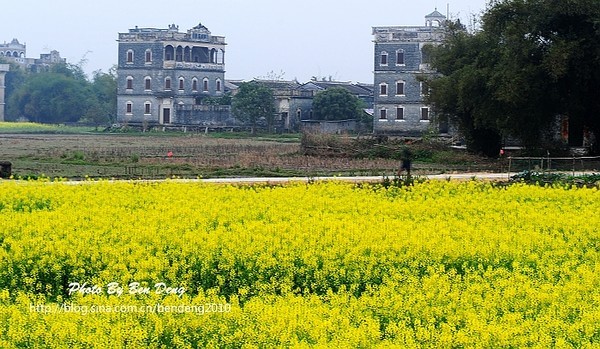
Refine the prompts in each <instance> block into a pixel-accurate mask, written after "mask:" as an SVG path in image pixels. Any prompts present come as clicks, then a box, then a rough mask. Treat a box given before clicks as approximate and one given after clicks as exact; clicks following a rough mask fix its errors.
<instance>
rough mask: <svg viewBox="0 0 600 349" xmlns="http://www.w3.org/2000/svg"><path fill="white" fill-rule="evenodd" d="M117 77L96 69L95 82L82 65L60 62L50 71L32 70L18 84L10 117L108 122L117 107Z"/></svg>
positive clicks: (33, 119)
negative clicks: (83, 69) (83, 119)
mask: <svg viewBox="0 0 600 349" xmlns="http://www.w3.org/2000/svg"><path fill="white" fill-rule="evenodd" d="M116 93H117V89H116V76H115V75H114V74H110V73H109V74H104V73H101V72H96V74H95V75H94V80H93V81H92V82H90V81H88V80H87V79H86V76H85V74H84V73H83V71H82V70H81V68H80V67H77V66H73V65H67V64H58V65H54V66H52V67H51V69H50V70H49V71H48V72H42V73H29V74H27V75H25V77H24V79H22V81H21V83H20V84H19V85H18V86H15V89H14V91H13V92H12V93H11V95H10V97H9V101H8V113H7V119H11V120H17V119H20V118H25V119H28V120H30V121H34V122H41V123H63V122H77V121H80V119H81V118H82V117H83V118H85V119H86V120H87V121H93V122H96V123H107V122H109V121H110V117H111V116H112V115H113V114H114V112H115V110H116Z"/></svg>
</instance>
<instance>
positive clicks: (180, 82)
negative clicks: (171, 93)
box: [179, 77, 185, 90]
mask: <svg viewBox="0 0 600 349" xmlns="http://www.w3.org/2000/svg"><path fill="white" fill-rule="evenodd" d="M183 89H185V79H184V78H183V77H180V78H179V90H183Z"/></svg>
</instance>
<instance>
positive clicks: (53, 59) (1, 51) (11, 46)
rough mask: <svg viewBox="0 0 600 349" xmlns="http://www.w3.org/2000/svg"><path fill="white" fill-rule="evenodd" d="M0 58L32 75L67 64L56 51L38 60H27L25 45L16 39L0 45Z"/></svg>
mask: <svg viewBox="0 0 600 349" xmlns="http://www.w3.org/2000/svg"><path fill="white" fill-rule="evenodd" d="M0 58H1V59H2V61H4V62H6V63H13V64H16V65H18V66H20V67H21V68H23V69H24V70H27V71H31V72H34V73H38V72H44V71H48V70H49V69H50V67H51V66H52V65H55V64H61V63H62V64H65V63H67V60H66V59H64V58H62V57H61V56H60V53H59V52H58V51H56V50H53V51H51V52H50V53H43V54H41V55H40V58H27V45H25V44H21V43H20V42H19V40H17V39H12V41H11V42H9V43H7V42H4V43H3V44H0Z"/></svg>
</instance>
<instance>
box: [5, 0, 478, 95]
mask: <svg viewBox="0 0 600 349" xmlns="http://www.w3.org/2000/svg"><path fill="white" fill-rule="evenodd" d="M486 3H487V0H444V1H442V0H413V1H407V0H396V1H364V0H335V1H329V0H301V1H281V0H213V1H205V0H178V1H158V0H143V1H142V0H118V1H117V0H97V1H81V0H53V1H38V0H36V1H33V0H21V1H9V2H7V3H5V4H4V5H3V6H2V8H3V9H2V20H1V21H0V34H1V35H0V43H1V42H10V41H11V40H12V39H13V38H17V39H18V40H19V41H20V42H21V43H25V44H27V57H28V58H39V55H40V54H41V53H48V52H50V51H51V50H57V51H59V52H60V53H61V56H62V57H63V58H66V59H67V61H68V62H69V63H75V64H76V63H78V62H80V61H81V60H82V59H83V58H85V59H86V60H87V62H86V63H85V65H84V69H85V71H86V72H88V73H91V72H93V71H95V70H99V69H101V70H103V71H105V72H106V71H108V69H110V68H111V67H112V66H113V65H114V64H116V63H117V41H116V40H117V38H118V33H124V32H127V31H128V30H129V29H130V28H134V27H135V26H136V25H137V26H139V27H151V28H167V27H168V25H169V24H177V25H178V26H179V30H180V31H181V32H185V31H187V29H190V28H192V27H194V26H196V25H197V24H198V23H200V22H201V23H202V24H203V25H205V26H206V27H207V28H208V29H209V30H210V31H211V33H212V34H213V35H218V36H225V40H226V42H227V44H228V45H227V47H226V54H225V64H226V65H225V69H226V73H225V78H226V79H238V80H250V79H252V78H256V77H265V76H267V75H269V72H271V71H272V72H274V73H275V74H276V75H283V79H285V80H292V79H294V78H296V79H298V80H299V81H300V82H306V81H308V80H310V78H311V77H312V76H317V77H319V78H321V77H329V76H331V77H332V78H333V79H335V80H339V81H352V82H365V83H372V82H373V60H374V59H373V42H372V40H373V36H372V35H371V28H372V27H374V26H380V25H423V24H424V23H425V19H424V17H425V15H427V14H429V13H431V12H433V10H434V9H435V8H436V7H437V9H438V11H439V12H441V13H443V14H446V12H447V4H449V9H450V12H449V13H450V16H451V17H453V18H456V17H459V18H461V20H463V22H465V23H468V22H469V18H471V17H472V15H478V14H479V13H480V12H481V11H482V10H484V8H485V6H486Z"/></svg>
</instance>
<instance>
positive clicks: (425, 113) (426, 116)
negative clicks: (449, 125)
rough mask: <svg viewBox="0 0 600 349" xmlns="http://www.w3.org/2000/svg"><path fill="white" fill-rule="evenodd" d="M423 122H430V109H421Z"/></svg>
mask: <svg viewBox="0 0 600 349" xmlns="http://www.w3.org/2000/svg"><path fill="white" fill-rule="evenodd" d="M421 120H423V121H425V120H429V108H421Z"/></svg>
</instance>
